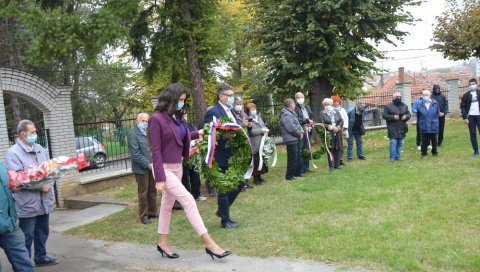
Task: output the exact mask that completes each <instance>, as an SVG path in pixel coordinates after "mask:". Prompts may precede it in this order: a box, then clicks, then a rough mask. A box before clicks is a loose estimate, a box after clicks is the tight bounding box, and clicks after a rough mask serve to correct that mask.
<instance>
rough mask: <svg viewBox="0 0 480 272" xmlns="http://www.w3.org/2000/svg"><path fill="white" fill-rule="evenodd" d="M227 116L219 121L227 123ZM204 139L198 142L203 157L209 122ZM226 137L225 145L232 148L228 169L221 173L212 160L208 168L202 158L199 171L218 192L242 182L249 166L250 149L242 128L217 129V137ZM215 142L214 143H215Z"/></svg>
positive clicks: (206, 147)
mask: <svg viewBox="0 0 480 272" xmlns="http://www.w3.org/2000/svg"><path fill="white" fill-rule="evenodd" d="M229 122H231V120H230V119H229V118H221V119H220V123H221V124H225V123H229ZM204 132H205V135H204V137H205V140H204V141H202V142H201V143H200V147H199V149H200V154H201V157H202V158H205V157H206V155H207V151H208V141H207V140H206V139H208V136H209V134H210V124H206V125H205V127H204ZM220 138H227V139H229V140H228V141H227V144H226V147H227V148H230V149H231V150H232V155H231V156H230V158H229V159H228V166H229V167H228V169H227V171H226V172H225V173H222V172H221V171H220V169H219V167H218V166H217V162H216V161H213V164H212V168H209V167H208V165H207V163H206V162H205V160H202V167H201V173H202V176H203V177H204V179H205V180H206V181H207V182H208V183H209V184H210V186H212V187H213V188H215V189H216V190H217V191H218V192H219V193H226V192H230V191H233V190H235V189H236V188H237V187H238V185H239V184H240V183H241V182H243V180H244V176H245V173H246V172H247V170H248V168H249V167H250V162H251V156H252V150H251V147H250V144H249V143H248V141H247V138H246V136H245V133H244V132H243V131H242V130H221V129H217V139H220ZM216 144H217V143H215V145H216Z"/></svg>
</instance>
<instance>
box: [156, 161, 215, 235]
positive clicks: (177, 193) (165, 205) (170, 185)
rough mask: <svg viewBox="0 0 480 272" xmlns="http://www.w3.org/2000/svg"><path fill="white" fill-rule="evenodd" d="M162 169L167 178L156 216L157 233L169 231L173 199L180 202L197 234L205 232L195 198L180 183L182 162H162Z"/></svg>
mask: <svg viewBox="0 0 480 272" xmlns="http://www.w3.org/2000/svg"><path fill="white" fill-rule="evenodd" d="M163 169H164V170H165V176H166V178H167V180H166V181H165V191H164V192H163V194H162V202H161V205H160V215H159V216H158V218H159V219H158V233H159V234H168V233H169V231H170V221H171V217H172V208H173V204H174V203H175V200H177V201H178V202H180V204H182V206H183V210H184V211H185V215H186V216H187V219H188V221H189V222H190V225H192V227H193V229H194V230H195V231H196V232H197V234H198V236H201V235H203V234H205V233H207V228H206V227H205V224H203V220H202V217H201V216H200V213H199V212H198V209H197V203H196V202H195V199H194V198H193V196H192V194H190V193H189V192H188V191H187V189H186V188H185V186H183V184H182V174H183V169H182V164H181V163H164V164H163Z"/></svg>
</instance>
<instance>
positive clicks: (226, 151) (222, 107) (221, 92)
mask: <svg viewBox="0 0 480 272" xmlns="http://www.w3.org/2000/svg"><path fill="white" fill-rule="evenodd" d="M217 96H218V102H217V103H216V104H215V106H213V108H211V109H210V110H208V111H207V113H206V114H205V118H204V123H209V122H211V121H212V120H213V117H214V116H215V117H216V118H217V119H220V118H222V117H228V118H230V119H231V120H232V122H236V123H237V124H239V125H242V126H246V125H247V123H245V122H248V121H245V122H242V121H241V120H240V119H239V118H238V116H237V115H236V114H235V112H234V111H233V108H232V106H233V103H234V100H235V98H234V96H233V90H232V87H230V86H228V85H222V86H220V88H218V90H217ZM227 140H228V139H225V138H218V139H217V147H216V149H215V161H216V162H217V165H218V167H219V168H220V170H221V171H223V172H225V171H227V169H228V159H229V158H230V156H231V155H232V150H231V149H230V148H227V147H226V146H225V145H226V143H227ZM243 187H244V183H243V182H241V183H240V184H239V186H238V188H237V189H236V190H234V191H231V192H228V193H219V194H218V195H217V203H218V210H217V212H216V215H217V216H219V217H220V218H221V219H222V220H221V226H222V228H227V229H232V228H237V227H238V224H237V222H235V221H234V220H232V219H231V218H230V206H232V204H233V202H234V201H235V199H236V198H237V196H238V194H239V193H240V191H241V190H242V188H243Z"/></svg>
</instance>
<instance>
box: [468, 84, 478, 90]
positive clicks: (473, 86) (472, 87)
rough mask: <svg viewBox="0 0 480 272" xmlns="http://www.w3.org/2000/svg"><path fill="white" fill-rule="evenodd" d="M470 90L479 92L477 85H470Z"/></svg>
mask: <svg viewBox="0 0 480 272" xmlns="http://www.w3.org/2000/svg"><path fill="white" fill-rule="evenodd" d="M468 89H469V90H470V91H475V90H477V85H470V86H468Z"/></svg>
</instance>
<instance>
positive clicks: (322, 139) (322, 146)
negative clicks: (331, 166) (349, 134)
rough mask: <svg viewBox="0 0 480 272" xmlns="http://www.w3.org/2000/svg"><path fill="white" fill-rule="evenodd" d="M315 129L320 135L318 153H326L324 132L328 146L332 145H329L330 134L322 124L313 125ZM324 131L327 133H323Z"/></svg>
mask: <svg viewBox="0 0 480 272" xmlns="http://www.w3.org/2000/svg"><path fill="white" fill-rule="evenodd" d="M315 131H316V132H317V133H318V136H319V137H320V143H319V146H320V150H319V151H318V152H319V153H320V155H323V154H326V153H327V147H326V146H325V134H326V135H327V140H326V143H327V145H328V148H331V147H332V146H331V145H332V135H331V134H330V132H329V131H328V130H326V128H324V127H323V126H318V125H317V126H315ZM325 131H326V132H327V133H325ZM314 156H315V155H314Z"/></svg>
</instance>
